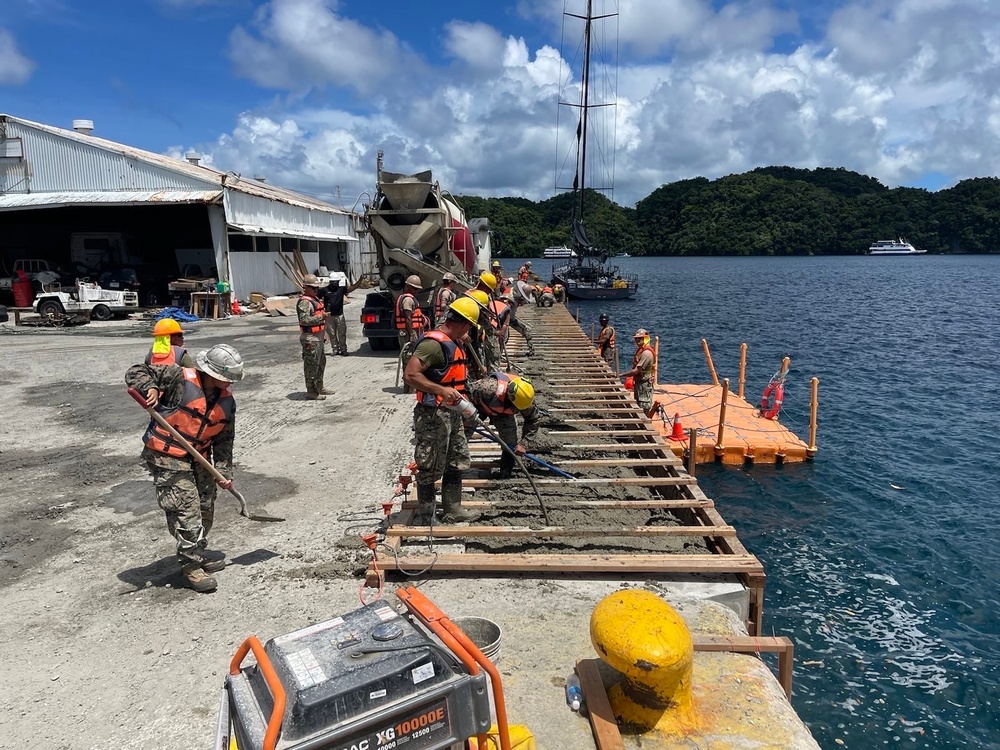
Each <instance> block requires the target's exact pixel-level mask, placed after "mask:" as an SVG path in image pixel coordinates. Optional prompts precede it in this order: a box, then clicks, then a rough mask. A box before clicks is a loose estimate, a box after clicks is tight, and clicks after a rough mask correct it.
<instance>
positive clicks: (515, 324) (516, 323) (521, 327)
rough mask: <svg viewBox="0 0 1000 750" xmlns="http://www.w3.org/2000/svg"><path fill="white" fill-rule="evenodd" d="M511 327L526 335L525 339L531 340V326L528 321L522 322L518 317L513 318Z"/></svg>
mask: <svg viewBox="0 0 1000 750" xmlns="http://www.w3.org/2000/svg"><path fill="white" fill-rule="evenodd" d="M510 327H511V328H513V329H514V330H515V331H517V332H518V333H520V334H521V335H522V336H524V339H525V341H528V342H529V343H530V342H531V326H529V325H528V324H527V323H522V322H521V321H520V320H518V319H517V318H512V319H511V321H510Z"/></svg>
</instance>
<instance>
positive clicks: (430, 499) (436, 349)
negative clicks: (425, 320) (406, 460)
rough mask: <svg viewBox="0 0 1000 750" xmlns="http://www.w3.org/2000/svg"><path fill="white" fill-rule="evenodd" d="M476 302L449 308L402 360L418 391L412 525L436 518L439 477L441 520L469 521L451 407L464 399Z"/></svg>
mask: <svg viewBox="0 0 1000 750" xmlns="http://www.w3.org/2000/svg"><path fill="white" fill-rule="evenodd" d="M479 311H480V308H479V305H478V304H477V303H476V302H474V301H473V300H472V299H470V298H469V297H466V296H462V297H459V298H458V299H457V300H455V301H454V302H452V303H451V305H450V306H449V307H448V312H447V313H446V314H445V318H444V320H443V321H442V322H441V324H440V325H439V326H438V327H437V328H435V329H434V330H432V331H428V332H427V333H426V334H424V335H423V336H421V337H420V338H419V339H418V340H417V343H416V346H415V347H414V349H413V356H412V357H411V358H410V361H409V362H408V363H407V364H406V370H405V371H404V373H403V380H404V381H405V382H406V384H407V385H408V386H410V387H411V388H413V389H414V390H416V392H417V404H416V406H415V407H414V409H413V432H414V437H415V439H416V447H415V448H414V451H413V460H414V461H415V462H416V464H417V513H416V515H415V516H414V518H413V521H412V523H413V525H414V526H424V525H428V524H431V523H433V520H434V510H435V508H434V484H435V482H437V481H438V480H439V479H440V480H441V505H442V506H443V508H444V517H443V520H444V522H445V523H459V522H463V521H473V520H475V519H476V518H478V514H476V513H471V512H470V511H467V510H464V509H463V508H462V472H463V471H464V470H465V469H468V468H469V466H470V465H471V462H470V458H469V442H468V440H467V439H466V436H465V428H464V426H463V424H462V415H461V413H459V412H458V411H455V410H453V409H451V408H449V407H453V406H455V405H456V404H457V403H458V402H459V401H460V400H461V399H462V398H464V397H465V383H466V378H467V373H466V359H465V348H464V347H463V346H462V341H463V340H465V338H466V336H467V335H468V334H469V331H470V329H474V328H475V327H476V326H477V325H479V324H478V322H477V321H478V319H479Z"/></svg>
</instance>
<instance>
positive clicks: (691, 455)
mask: <svg viewBox="0 0 1000 750" xmlns="http://www.w3.org/2000/svg"><path fill="white" fill-rule="evenodd" d="M697 465H698V428H697V427H691V428H689V429H688V465H687V470H688V474H690V475H691V476H694V467H695V466H697Z"/></svg>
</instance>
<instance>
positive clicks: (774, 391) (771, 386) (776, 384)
mask: <svg viewBox="0 0 1000 750" xmlns="http://www.w3.org/2000/svg"><path fill="white" fill-rule="evenodd" d="M784 400H785V384H784V383H782V382H781V381H773V380H772V381H771V382H770V383H768V384H767V388H765V389H764V393H763V395H762V396H761V397H760V415H761V416H762V417H764V419H774V418H775V417H777V416H778V412H779V411H781V402H782V401H784Z"/></svg>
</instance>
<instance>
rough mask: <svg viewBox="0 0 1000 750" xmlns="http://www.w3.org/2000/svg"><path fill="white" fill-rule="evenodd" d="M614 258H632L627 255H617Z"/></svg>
mask: <svg viewBox="0 0 1000 750" xmlns="http://www.w3.org/2000/svg"><path fill="white" fill-rule="evenodd" d="M615 257H616V258H631V257H632V256H631V255H629V254H628V253H618V255H616V256H615Z"/></svg>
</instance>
